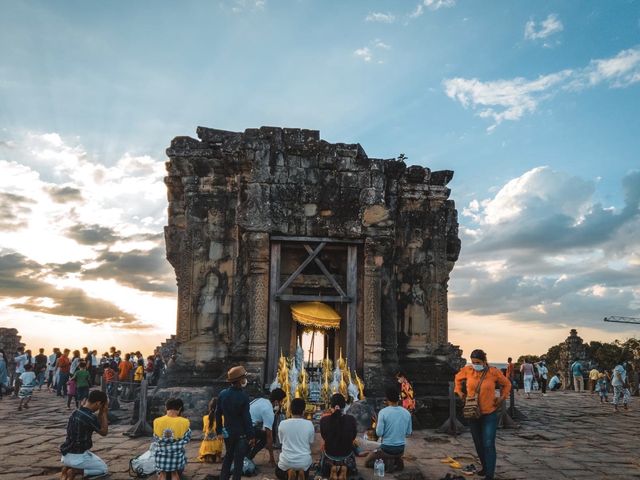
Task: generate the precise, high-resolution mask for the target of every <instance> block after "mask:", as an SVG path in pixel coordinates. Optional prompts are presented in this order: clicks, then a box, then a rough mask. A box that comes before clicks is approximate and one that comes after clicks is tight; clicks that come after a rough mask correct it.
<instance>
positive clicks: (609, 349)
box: [518, 338, 640, 371]
mask: <svg viewBox="0 0 640 480" xmlns="http://www.w3.org/2000/svg"><path fill="white" fill-rule="evenodd" d="M565 348H566V347H565V344H564V343H559V344H558V345H554V346H553V347H551V348H550V349H549V350H548V351H547V353H546V354H544V355H521V356H520V357H519V358H518V364H522V363H523V362H524V359H525V358H528V359H529V361H530V362H532V363H536V362H539V361H540V360H542V359H543V358H544V360H545V362H546V364H547V367H548V368H549V370H550V371H555V370H564V369H566V368H567V366H566V365H562V364H561V361H560V358H561V353H562V351H563V349H565ZM585 350H586V358H587V361H589V362H590V363H591V365H589V367H597V368H599V369H605V370H612V369H613V368H614V367H615V366H616V365H618V364H620V363H622V362H624V361H630V362H631V363H632V364H634V367H635V366H637V365H638V364H640V340H638V339H637V338H630V339H628V340H625V341H624V342H621V341H620V340H614V341H613V342H610V343H605V342H589V343H588V344H585Z"/></svg>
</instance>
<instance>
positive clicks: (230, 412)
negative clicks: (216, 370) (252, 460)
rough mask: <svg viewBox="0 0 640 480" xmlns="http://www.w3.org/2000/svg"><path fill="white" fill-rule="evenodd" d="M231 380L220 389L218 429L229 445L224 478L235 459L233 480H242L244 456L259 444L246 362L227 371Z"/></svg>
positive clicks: (221, 473) (222, 478)
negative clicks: (246, 390) (256, 439)
mask: <svg viewBox="0 0 640 480" xmlns="http://www.w3.org/2000/svg"><path fill="white" fill-rule="evenodd" d="M227 381H228V382H229V383H230V384H231V386H230V387H229V388H226V389H224V390H223V391H222V392H220V395H218V405H217V407H216V433H217V434H218V435H222V436H223V438H224V445H225V448H226V455H225V456H224V460H223V461H222V470H221V471H220V480H228V479H229V476H230V472H231V463H232V462H233V480H240V478H241V476H242V464H243V461H244V457H245V455H246V454H247V452H248V451H249V447H253V445H254V444H255V439H254V433H253V423H252V422H251V414H250V413H249V403H250V402H249V396H248V395H247V394H246V393H245V391H244V387H246V386H247V371H246V370H245V368H244V367H243V366H237V367H233V368H231V369H229V371H228V372H227Z"/></svg>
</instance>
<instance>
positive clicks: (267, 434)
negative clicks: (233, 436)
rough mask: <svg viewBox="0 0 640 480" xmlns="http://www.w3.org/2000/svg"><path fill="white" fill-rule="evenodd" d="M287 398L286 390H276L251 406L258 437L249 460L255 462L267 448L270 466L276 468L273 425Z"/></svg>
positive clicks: (248, 456)
mask: <svg viewBox="0 0 640 480" xmlns="http://www.w3.org/2000/svg"><path fill="white" fill-rule="evenodd" d="M286 396H287V394H286V393H284V390H282V389H281V388H275V389H274V390H273V391H272V392H271V394H270V395H269V398H256V399H255V400H253V401H252V402H251V404H250V405H249V413H250V414H251V422H252V423H253V430H254V433H255V436H256V437H255V438H256V443H255V445H254V446H253V448H252V449H251V451H250V452H249V454H248V455H247V458H248V459H249V460H253V459H254V457H255V456H256V454H257V453H258V452H259V451H260V450H262V449H263V448H265V447H266V449H267V451H268V452H269V465H270V466H272V467H275V466H276V459H275V458H274V456H273V423H274V421H275V419H276V416H275V414H276V413H277V412H279V411H280V405H281V404H282V401H283V400H284V399H285V397H286Z"/></svg>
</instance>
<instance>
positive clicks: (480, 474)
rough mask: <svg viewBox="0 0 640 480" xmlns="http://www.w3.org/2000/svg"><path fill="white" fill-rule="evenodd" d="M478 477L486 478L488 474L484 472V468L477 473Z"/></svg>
mask: <svg viewBox="0 0 640 480" xmlns="http://www.w3.org/2000/svg"><path fill="white" fill-rule="evenodd" d="M476 475H478V476H479V477H484V476H485V475H486V472H485V471H484V468H483V469H482V470H478V471H477V472H476Z"/></svg>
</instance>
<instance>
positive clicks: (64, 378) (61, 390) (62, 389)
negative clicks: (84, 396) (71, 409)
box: [56, 372, 69, 397]
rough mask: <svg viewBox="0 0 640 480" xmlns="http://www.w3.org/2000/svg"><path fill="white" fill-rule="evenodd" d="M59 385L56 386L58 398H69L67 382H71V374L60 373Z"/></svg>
mask: <svg viewBox="0 0 640 480" xmlns="http://www.w3.org/2000/svg"><path fill="white" fill-rule="evenodd" d="M58 375H59V376H58V384H57V385H56V394H57V395H58V396H64V397H66V396H67V382H68V381H69V374H68V373H62V372H60V373H59V374H58Z"/></svg>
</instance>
